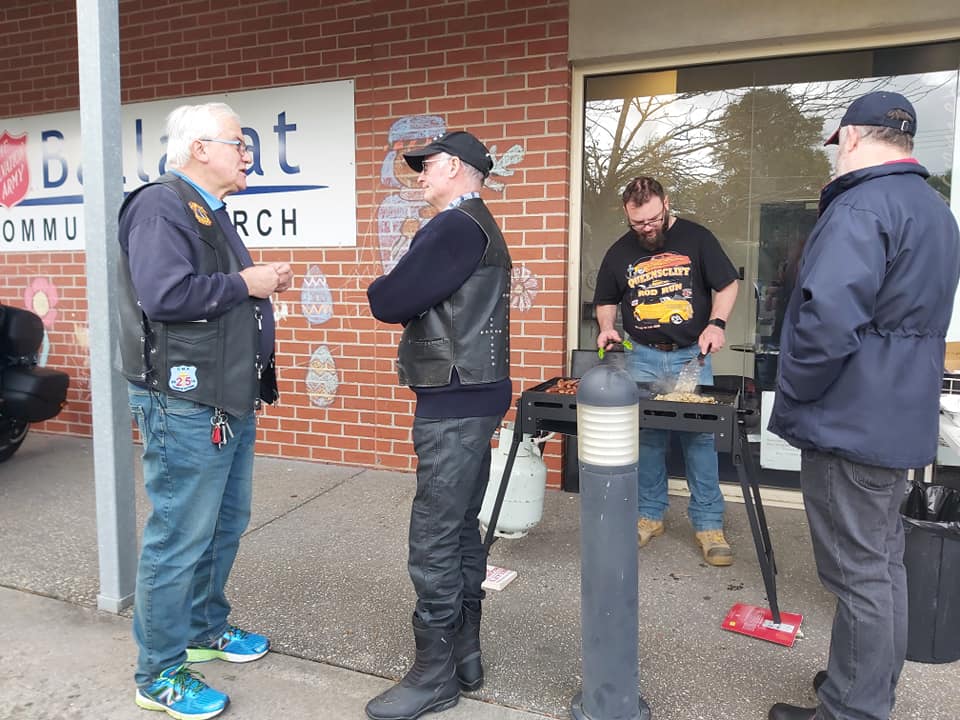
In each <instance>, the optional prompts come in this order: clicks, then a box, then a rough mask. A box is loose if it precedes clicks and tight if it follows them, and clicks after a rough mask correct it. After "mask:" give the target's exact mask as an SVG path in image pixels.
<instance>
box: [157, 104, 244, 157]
mask: <svg viewBox="0 0 960 720" xmlns="http://www.w3.org/2000/svg"><path fill="white" fill-rule="evenodd" d="M225 120H236V121H237V123H239V122H240V118H239V116H238V115H237V113H235V112H234V111H233V108H231V107H230V106H229V105H227V104H226V103H217V102H214V103H205V104H203V105H181V106H180V107H178V108H176V109H175V110H173V112H171V113H170V114H169V115H168V116H167V167H171V168H182V167H183V166H184V165H186V164H187V162H189V160H190V157H191V155H190V145H191V144H192V143H193V141H194V140H198V139H199V138H213V137H217V135H218V134H219V133H220V130H221V129H222V127H223V124H224V121H225Z"/></svg>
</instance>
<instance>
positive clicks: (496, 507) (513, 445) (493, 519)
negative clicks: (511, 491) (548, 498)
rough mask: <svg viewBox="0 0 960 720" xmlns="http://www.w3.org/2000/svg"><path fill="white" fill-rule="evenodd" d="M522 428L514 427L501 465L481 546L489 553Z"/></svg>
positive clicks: (518, 447) (521, 435)
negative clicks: (500, 475)
mask: <svg viewBox="0 0 960 720" xmlns="http://www.w3.org/2000/svg"><path fill="white" fill-rule="evenodd" d="M522 431H523V428H521V427H514V429H513V440H512V441H511V442H510V452H509V453H507V461H506V462H505V463H504V465H503V476H502V477H501V478H500V489H499V490H498V491H497V499H496V500H495V501H494V503H493V510H492V511H491V512H490V524H489V525H488V526H487V537H486V538H484V540H483V546H484V547H485V548H486V549H487V552H489V551H490V546H491V545H493V540H494V537H493V533H494V532H495V531H496V529H497V521H498V520H499V519H500V507H501V506H502V505H503V498H504V497H506V494H507V483H509V482H510V473H512V472H513V463H514V461H515V460H516V459H517V451H518V450H519V449H520V441H521V440H523V432H522Z"/></svg>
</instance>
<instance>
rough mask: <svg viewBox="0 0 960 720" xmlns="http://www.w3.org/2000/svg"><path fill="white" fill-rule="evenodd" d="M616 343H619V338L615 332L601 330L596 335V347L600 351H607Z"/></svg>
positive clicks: (618, 334)
mask: <svg viewBox="0 0 960 720" xmlns="http://www.w3.org/2000/svg"><path fill="white" fill-rule="evenodd" d="M618 342H621V338H620V333H618V332H617V331H616V330H603V331H602V332H601V333H600V334H599V335H597V347H598V348H600V349H602V350H609V349H610V346H611V345H613V344H614V343H618Z"/></svg>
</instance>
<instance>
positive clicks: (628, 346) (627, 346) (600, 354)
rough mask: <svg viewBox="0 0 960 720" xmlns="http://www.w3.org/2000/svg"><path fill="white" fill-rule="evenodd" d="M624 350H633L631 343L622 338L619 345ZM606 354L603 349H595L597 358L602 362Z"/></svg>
mask: <svg viewBox="0 0 960 720" xmlns="http://www.w3.org/2000/svg"><path fill="white" fill-rule="evenodd" d="M620 344H621V345H622V346H623V348H624V349H625V350H633V343H632V342H630V340H628V339H627V338H624V339H623V341H621V343H620ZM605 354H606V350H604V349H603V348H597V357H598V358H600V359H601V360H603V356H604V355H605Z"/></svg>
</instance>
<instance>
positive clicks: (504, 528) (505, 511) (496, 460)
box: [479, 423, 550, 539]
mask: <svg viewBox="0 0 960 720" xmlns="http://www.w3.org/2000/svg"><path fill="white" fill-rule="evenodd" d="M549 437H550V436H549V435H548V436H547V437H546V438H544V439H543V440H541V441H539V442H540V443H542V442H544V441H546V440H547V439H549ZM512 442H513V424H512V423H504V425H503V426H502V427H501V428H500V439H499V441H498V443H497V446H496V447H495V448H493V449H492V450H491V453H490V480H489V482H488V483H487V491H486V494H485V495H484V496H483V505H482V506H481V507H480V516H479V517H480V525H481V526H482V527H483V529H484V534H486V528H487V527H488V526H489V524H490V516H491V515H492V514H493V505H494V503H495V502H496V500H497V493H498V492H499V491H500V481H501V480H502V479H503V468H504V466H505V465H506V464H507V455H509V454H510V444H511V443H512ZM546 484H547V466H546V463H544V462H543V457H542V456H541V454H540V446H539V444H538V443H535V442H533V440H532V439H531V436H530V435H529V434H526V433H524V435H523V438H522V440H521V441H520V445H519V447H518V448H517V457H516V459H515V460H514V461H513V469H512V470H511V472H510V482H509V484H508V485H507V494H506V495H505V496H504V498H503V505H502V506H501V508H500V516H499V517H498V518H497V528H496V530H495V531H494V535H496V536H497V537H502V538H511V539H512V538H520V537H523V536H524V535H526V534H527V531H528V530H530V528H532V527H534V526H536V524H537V523H538V522H540V518H541V517H543V493H544V488H545V487H546Z"/></svg>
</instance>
